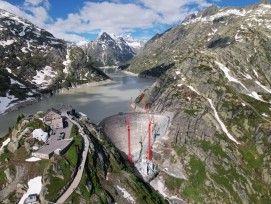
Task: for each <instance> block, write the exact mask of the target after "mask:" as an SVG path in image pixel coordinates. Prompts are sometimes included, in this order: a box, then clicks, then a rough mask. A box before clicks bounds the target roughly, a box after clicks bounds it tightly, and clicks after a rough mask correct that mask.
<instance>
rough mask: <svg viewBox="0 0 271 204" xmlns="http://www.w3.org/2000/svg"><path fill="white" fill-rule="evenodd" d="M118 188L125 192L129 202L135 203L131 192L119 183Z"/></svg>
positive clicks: (124, 195) (124, 194)
mask: <svg viewBox="0 0 271 204" xmlns="http://www.w3.org/2000/svg"><path fill="white" fill-rule="evenodd" d="M117 188H118V189H119V190H120V191H121V192H122V193H123V197H124V198H125V199H127V200H128V201H129V203H135V200H134V198H133V197H132V196H131V194H130V193H129V192H128V191H126V190H125V189H124V188H122V187H120V186H118V185H117Z"/></svg>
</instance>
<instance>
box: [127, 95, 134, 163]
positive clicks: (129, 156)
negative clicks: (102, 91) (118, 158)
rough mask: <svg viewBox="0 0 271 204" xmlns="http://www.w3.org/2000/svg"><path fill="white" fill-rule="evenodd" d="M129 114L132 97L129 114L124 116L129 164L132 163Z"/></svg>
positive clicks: (130, 110)
mask: <svg viewBox="0 0 271 204" xmlns="http://www.w3.org/2000/svg"><path fill="white" fill-rule="evenodd" d="M131 112H132V97H131V101H130V109H129V113H128V114H127V115H126V125H127V130H128V161H129V163H130V164H132V163H133V160H132V154H131V123H130V117H131V116H130V114H131Z"/></svg>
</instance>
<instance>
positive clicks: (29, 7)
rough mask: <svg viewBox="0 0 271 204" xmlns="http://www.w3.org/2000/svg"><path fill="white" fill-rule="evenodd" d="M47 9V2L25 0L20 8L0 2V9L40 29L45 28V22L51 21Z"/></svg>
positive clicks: (45, 0) (44, 0)
mask: <svg viewBox="0 0 271 204" xmlns="http://www.w3.org/2000/svg"><path fill="white" fill-rule="evenodd" d="M49 7H50V4H49V2H48V0H36V1H35V0H26V1H25V2H24V4H23V5H22V6H14V5H12V4H10V3H9V2H6V1H0V8H2V9H4V10H6V11H9V12H11V13H13V14H15V15H17V16H20V17H22V18H25V19H27V20H29V21H31V22H32V23H34V24H35V25H37V26H39V27H41V28H45V27H47V22H49V21H51V17H50V16H49V15H48V12H47V9H49Z"/></svg>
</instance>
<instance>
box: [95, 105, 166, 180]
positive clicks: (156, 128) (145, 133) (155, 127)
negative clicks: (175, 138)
mask: <svg viewBox="0 0 271 204" xmlns="http://www.w3.org/2000/svg"><path fill="white" fill-rule="evenodd" d="M130 107H131V104H130ZM145 110H146V109H145ZM169 124H170V117H168V116H164V115H161V114H153V113H152V114H150V113H149V112H148V110H146V111H145V113H144V112H132V108H130V112H129V113H119V114H118V115H113V116H110V117H107V118H105V119H104V120H102V121H101V122H100V123H99V127H100V128H101V130H102V131H103V132H104V133H105V135H106V137H107V138H108V139H109V140H110V141H111V142H112V144H114V145H115V146H116V148H117V149H118V150H119V151H120V152H121V153H122V154H123V156H124V157H125V158H127V159H128V161H129V162H130V163H131V164H133V165H135V166H136V168H137V169H138V170H139V172H140V173H141V175H142V176H143V178H145V179H148V178H149V177H151V176H152V175H153V174H155V172H156V170H155V166H154V164H153V163H152V146H153V144H154V143H156V142H159V140H160V139H162V138H163V136H165V135H166V134H167V130H168V127H169Z"/></svg>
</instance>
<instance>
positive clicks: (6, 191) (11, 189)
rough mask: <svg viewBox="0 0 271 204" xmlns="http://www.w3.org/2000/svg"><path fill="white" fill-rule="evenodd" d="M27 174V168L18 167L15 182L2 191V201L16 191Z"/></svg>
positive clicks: (0, 193) (0, 197)
mask: <svg viewBox="0 0 271 204" xmlns="http://www.w3.org/2000/svg"><path fill="white" fill-rule="evenodd" d="M24 173H25V167H23V166H16V177H15V179H14V181H12V182H11V183H10V184H8V185H7V186H6V187H5V188H4V189H3V190H1V191H0V199H1V200H4V199H5V198H6V197H8V195H9V194H10V193H11V192H14V191H16V188H17V184H18V183H19V182H20V181H21V179H22V177H23V176H24Z"/></svg>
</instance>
